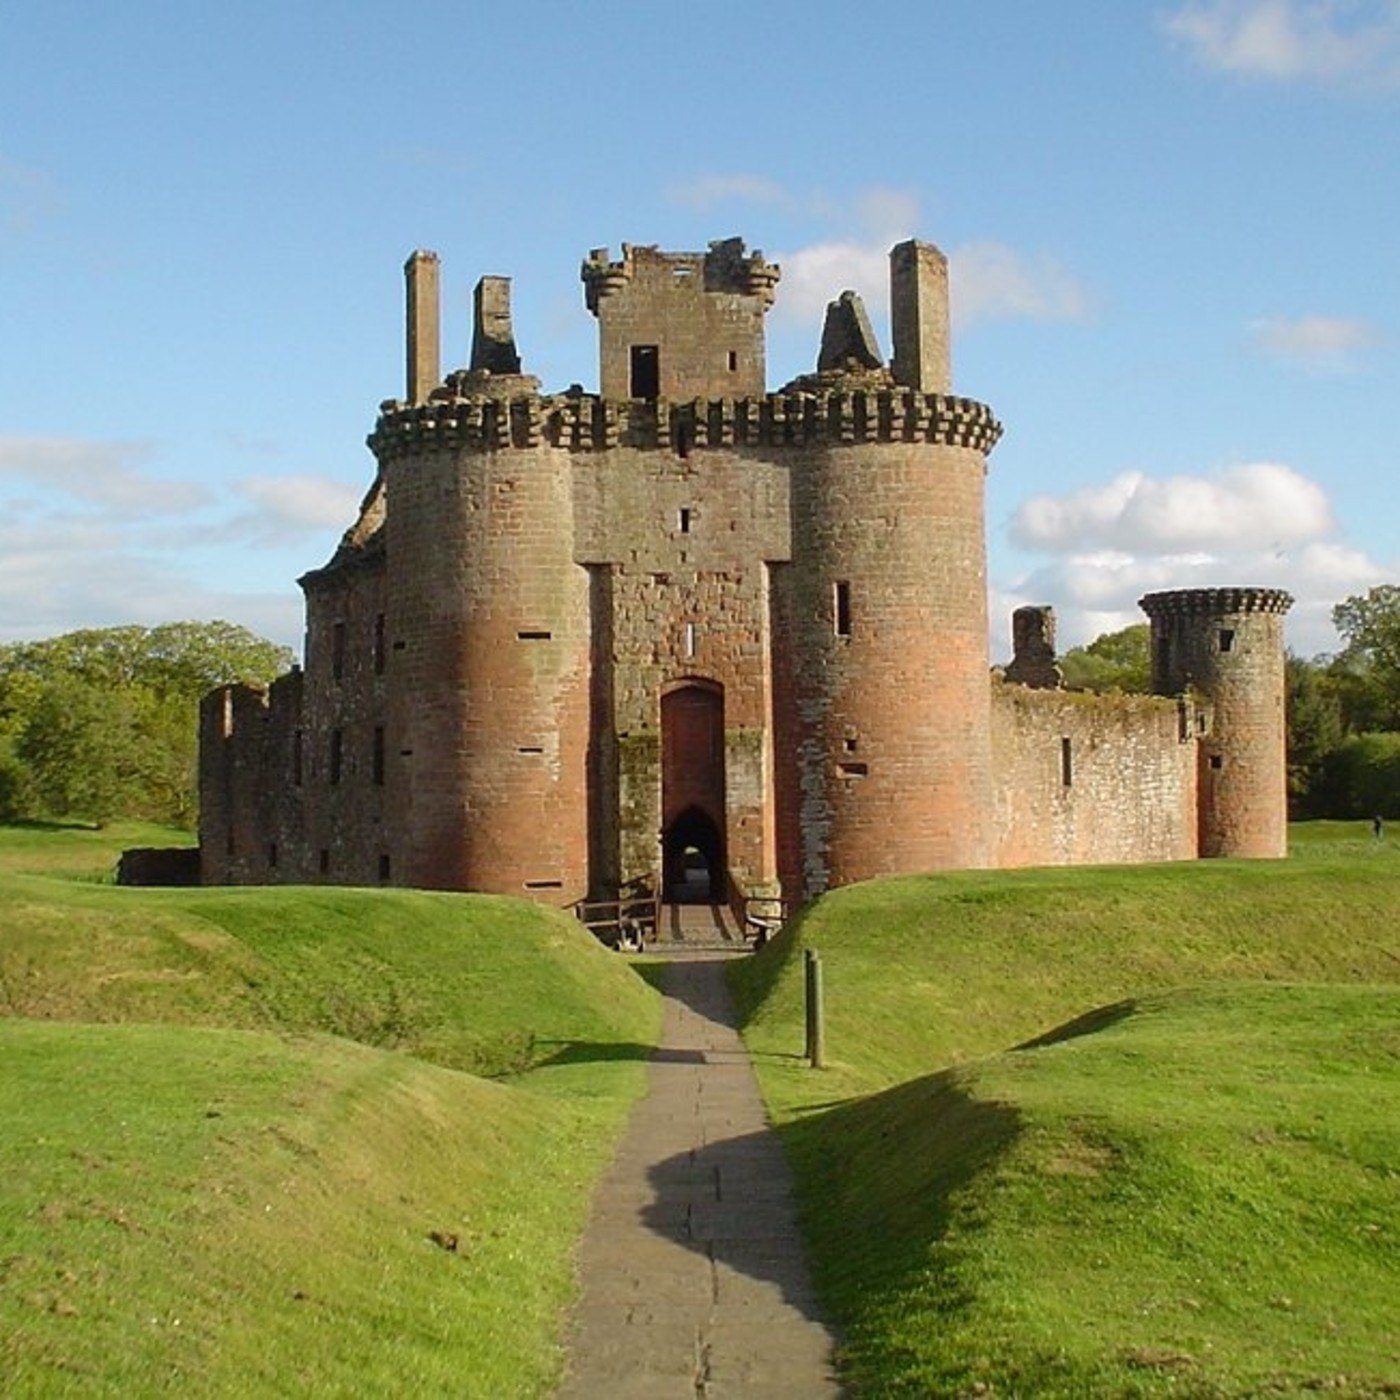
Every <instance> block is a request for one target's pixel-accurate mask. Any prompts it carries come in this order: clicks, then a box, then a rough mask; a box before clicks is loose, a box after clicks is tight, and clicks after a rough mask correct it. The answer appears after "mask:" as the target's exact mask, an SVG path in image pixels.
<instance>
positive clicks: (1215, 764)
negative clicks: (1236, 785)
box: [1210, 753, 1225, 768]
mask: <svg viewBox="0 0 1400 1400" xmlns="http://www.w3.org/2000/svg"><path fill="white" fill-rule="evenodd" d="M1224 762H1225V760H1224V759H1223V758H1222V757H1221V756H1220V755H1219V754H1218V753H1213V754H1211V756H1210V766H1211V767H1212V768H1220V767H1223V766H1224Z"/></svg>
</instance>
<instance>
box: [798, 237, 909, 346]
mask: <svg viewBox="0 0 1400 1400" xmlns="http://www.w3.org/2000/svg"><path fill="white" fill-rule="evenodd" d="M889 253H890V245H889V244H887V243H885V242H884V241H883V240H881V241H879V242H877V243H855V242H834V243H814V244H812V245H811V246H810V247H807V248H798V249H797V250H796V251H795V252H791V253H779V254H778V255H777V261H778V262H779V263H781V264H782V269H783V280H782V281H781V282H780V283H779V284H778V301H777V304H776V305H775V306H774V308H773V314H774V316H775V317H777V318H778V319H779V320H782V321H790V322H800V323H801V324H804V325H810V324H812V323H813V322H815V323H816V324H818V325H820V324H821V318H822V316H823V314H824V313H825V311H826V305H827V303H828V302H829V301H834V300H835V299H836V298H837V297H838V296H840V295H841V293H842V292H843V291H845V290H846V289H847V288H849V289H851V290H852V291H856V292H859V293H860V296H861V300H862V301H864V302H865V305H866V307H867V309H868V310H870V311H871V312H872V313H874V314H877V315H878V314H881V313H883V312H884V311H885V310H886V309H887V308H888V307H889V302H890V288H889V281H890V273H889V266H890V264H889Z"/></svg>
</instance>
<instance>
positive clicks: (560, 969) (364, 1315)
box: [0, 831, 657, 1396]
mask: <svg viewBox="0 0 1400 1400" xmlns="http://www.w3.org/2000/svg"><path fill="white" fill-rule="evenodd" d="M8 835H9V833H3V834H0V870H2V869H3V868H4V867H6V866H8V867H9V869H10V871H11V872H13V870H14V867H15V866H16V865H19V866H21V867H25V866H27V867H28V868H30V869H60V868H62V869H66V870H67V871H68V872H69V873H70V874H72V875H76V876H78V877H79V878H77V879H56V878H52V877H49V876H35V875H24V874H15V873H0V1012H2V1013H3V1014H4V1016H5V1017H7V1018H8V1019H0V1061H3V1063H4V1067H5V1068H4V1074H3V1075H0V1121H3V1122H4V1123H5V1124H6V1132H5V1134H4V1135H3V1137H0V1389H4V1390H5V1392H6V1393H7V1394H10V1393H14V1394H48V1393H54V1392H56V1391H63V1390H65V1389H68V1390H72V1391H73V1392H75V1393H77V1392H81V1393H84V1394H102V1393H108V1394H118V1393H121V1394H132V1393H139V1394H149V1393H157V1392H166V1391H174V1390H176V1389H186V1390H187V1389H189V1388H190V1387H191V1386H193V1387H194V1388H196V1389H198V1390H199V1391H200V1393H214V1394H235V1393H248V1392H249V1391H250V1390H251V1391H252V1392H253V1393H276V1392H280V1393H312V1392H314V1393H342V1394H350V1393H366V1392H370V1393H372V1392H375V1391H378V1392H380V1393H389V1392H394V1391H401V1392H403V1393H415V1392H417V1393H456V1394H470V1395H482V1396H487V1395H489V1396H513V1395H533V1394H539V1393H542V1392H543V1391H545V1390H547V1388H548V1386H549V1384H550V1382H551V1380H552V1378H553V1377H554V1375H555V1374H556V1372H557V1368H558V1365H559V1353H558V1350H557V1345H556V1342H557V1338H556V1333H557V1329H558V1324H559V1320H560V1312H561V1308H562V1307H563V1305H564V1304H565V1303H566V1301H567V1298H568V1295H569V1291H570V1287H571V1279H570V1267H569V1256H570V1251H571V1248H572V1245H573V1243H574V1241H575V1239H576V1237H577V1233H578V1230H579V1229H580V1228H581V1225H582V1221H583V1215H584V1211H585V1209H586V1206H587V1200H588V1193H589V1189H590V1187H591V1184H592V1181H593V1179H594V1178H595V1176H596V1174H597V1172H598V1171H599V1170H600V1169H601V1167H602V1165H603V1162H604V1160H605V1158H606V1154H607V1152H608V1150H609V1147H610V1145H611V1142H612V1140H613V1137H614V1136H615V1133H616V1131H617V1130H618V1129H619V1127H620V1126H621V1123H622V1120H623V1117H624V1115H625V1112H626V1109H627V1107H628V1105H629V1104H630V1102H631V1101H632V1100H633V1098H634V1097H635V1095H636V1094H637V1093H638V1092H639V1091H640V1089H641V1087H642V1083H643V1061H644V1059H645V1056H646V1053H647V1047H648V1046H649V1045H650V1044H651V1043H652V1041H653V1039H654V1034H655V1030H656V1025H657V1002H656V998H655V995H654V994H653V993H652V992H651V990H650V989H648V988H647V987H646V986H645V984H644V983H643V982H642V981H641V979H639V978H637V977H636V976H635V974H634V973H632V971H631V970H630V969H629V968H628V966H627V965H626V964H625V963H624V962H623V961H622V960H621V959H618V958H616V957H615V956H614V955H612V954H609V953H607V952H606V951H605V950H603V949H602V948H600V947H599V946H598V945H597V944H596V943H594V942H593V940H592V939H590V938H589V937H588V936H587V935H586V934H584V933H583V931H582V930H581V929H580V928H579V927H578V926H577V925H575V924H574V923H573V921H571V920H569V919H568V918H567V917H566V916H563V915H560V914H555V913H552V912H550V911H545V910H540V909H535V908H532V907H530V906H526V905H522V904H518V903H515V902H513V901H508V900H496V899H488V898H479V897H471V896H450V895H431V894H422V893H410V892H404V891H368V890H343V889H325V888H323V889H276V890H268V889H218V890H137V889H117V888H112V887H105V888H104V887H101V886H98V885H96V884H93V883H88V882H87V881H88V880H90V879H92V878H94V877H95V876H96V875H97V874H98V873H99V871H100V869H103V868H106V866H107V865H109V864H110V862H108V861H101V862H99V861H98V859H97V853H98V848H99V847H98V843H96V842H93V841H88V842H84V843H83V849H84V851H85V854H84V855H81V856H79V855H77V854H75V853H74V850H73V848H72V847H70V851H69V855H68V857H66V858H65V857H61V856H59V855H56V854H54V853H53V851H52V849H50V850H49V851H48V852H47V854H43V853H42V847H43V843H42V842H40V843H39V845H38V846H37V847H36V846H35V845H34V841H35V834H34V833H33V832H31V831H25V832H21V833H19V834H18V835H17V838H16V839H15V840H14V841H9V840H7V839H6V837H8ZM51 839H52V840H55V841H57V842H59V843H61V842H63V841H65V840H67V839H68V838H67V837H66V836H64V835H62V834H59V835H58V836H56V837H51ZM79 840H80V841H81V840H82V838H79ZM36 860H37V864H36ZM481 1076H493V1077H494V1080H495V1082H490V1081H488V1080H487V1079H484V1078H482V1077H481Z"/></svg>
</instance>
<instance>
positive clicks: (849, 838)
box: [776, 388, 1000, 898]
mask: <svg viewBox="0 0 1400 1400" xmlns="http://www.w3.org/2000/svg"><path fill="white" fill-rule="evenodd" d="M784 407H785V413H786V416H787V420H788V424H789V426H790V428H791V429H792V430H793V431H792V438H793V440H792V444H791V447H790V448H789V452H788V461H789V465H790V471H791V481H792V521H793V541H792V543H793V551H792V563H791V564H790V565H789V566H788V567H787V568H786V569H785V570H783V571H781V574H780V575H779V578H780V580H781V587H782V588H784V589H785V590H786V594H787V596H786V597H785V598H784V599H782V600H781V601H780V602H779V603H777V604H776V610H780V611H781V612H782V614H783V616H784V618H785V620H786V625H787V626H788V627H789V628H790V629H791V631H790V637H789V641H788V645H789V648H790V653H791V654H790V658H789V663H788V667H787V669H786V672H785V674H784V676H783V678H782V688H783V690H784V692H787V691H788V690H790V697H789V696H788V695H787V694H786V693H785V695H784V703H782V704H780V706H779V715H780V717H781V719H780V723H781V730H780V733H779V736H778V766H779V768H780V769H783V768H788V769H790V770H791V771H792V772H793V773H794V774H795V779H793V782H795V785H796V793H795V800H796V802H797V812H796V813H795V816H796V823H795V824H796V827H797V830H798V833H799V840H800V852H799V865H798V868H797V869H795V870H789V871H786V872H785V874H784V889H785V891H787V892H790V893H797V894H798V895H799V897H801V898H810V897H812V896H814V895H816V894H819V893H820V892H821V891H822V890H824V889H826V888H828V887H829V886H833V885H839V884H843V883H847V882H849V881H852V880H858V879H865V878H868V877H869V876H872V875H878V874H886V873H902V872H909V871H916V870H933V869H947V868H956V867H976V866H984V865H986V864H987V863H988V862H989V860H990V858H991V850H990V843H989V833H988V825H987V818H988V809H989V799H990V767H991V753H990V720H989V714H988V707H989V703H990V702H989V698H988V690H987V601H986V600H987V578H986V559H985V553H984V545H983V540H984V520H983V495H984V477H985V473H986V462H985V454H986V452H987V451H988V450H989V449H990V448H991V446H992V445H993V444H994V443H995V441H996V438H997V436H998V435H999V432H1000V427H999V425H998V424H997V423H996V420H995V419H994V418H993V417H992V415H991V413H990V411H989V410H987V409H986V408H985V406H983V405H981V404H976V403H973V402H972V401H970V400H966V399H956V398H952V397H950V396H945V395H933V394H922V393H919V392H917V391H912V390H910V391H906V390H887V391H880V392H865V391H861V390H852V391H851V392H845V391H842V390H841V389H839V388H833V389H831V390H829V391H827V392H822V393H813V394H810V395H796V396H793V397H792V398H791V399H789V400H788V402H787V403H786V404H785V405H784ZM789 791H791V789H789ZM787 800H789V801H790V800H792V796H789V797H788V798H787Z"/></svg>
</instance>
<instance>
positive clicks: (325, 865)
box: [320, 846, 331, 875]
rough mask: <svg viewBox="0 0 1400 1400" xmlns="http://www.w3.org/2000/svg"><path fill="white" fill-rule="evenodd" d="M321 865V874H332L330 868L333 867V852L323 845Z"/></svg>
mask: <svg viewBox="0 0 1400 1400" xmlns="http://www.w3.org/2000/svg"><path fill="white" fill-rule="evenodd" d="M320 866H321V874H322V875H329V874H330V869H331V853H330V852H329V851H328V850H327V849H326V848H325V847H324V846H322V847H321V858H320Z"/></svg>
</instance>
